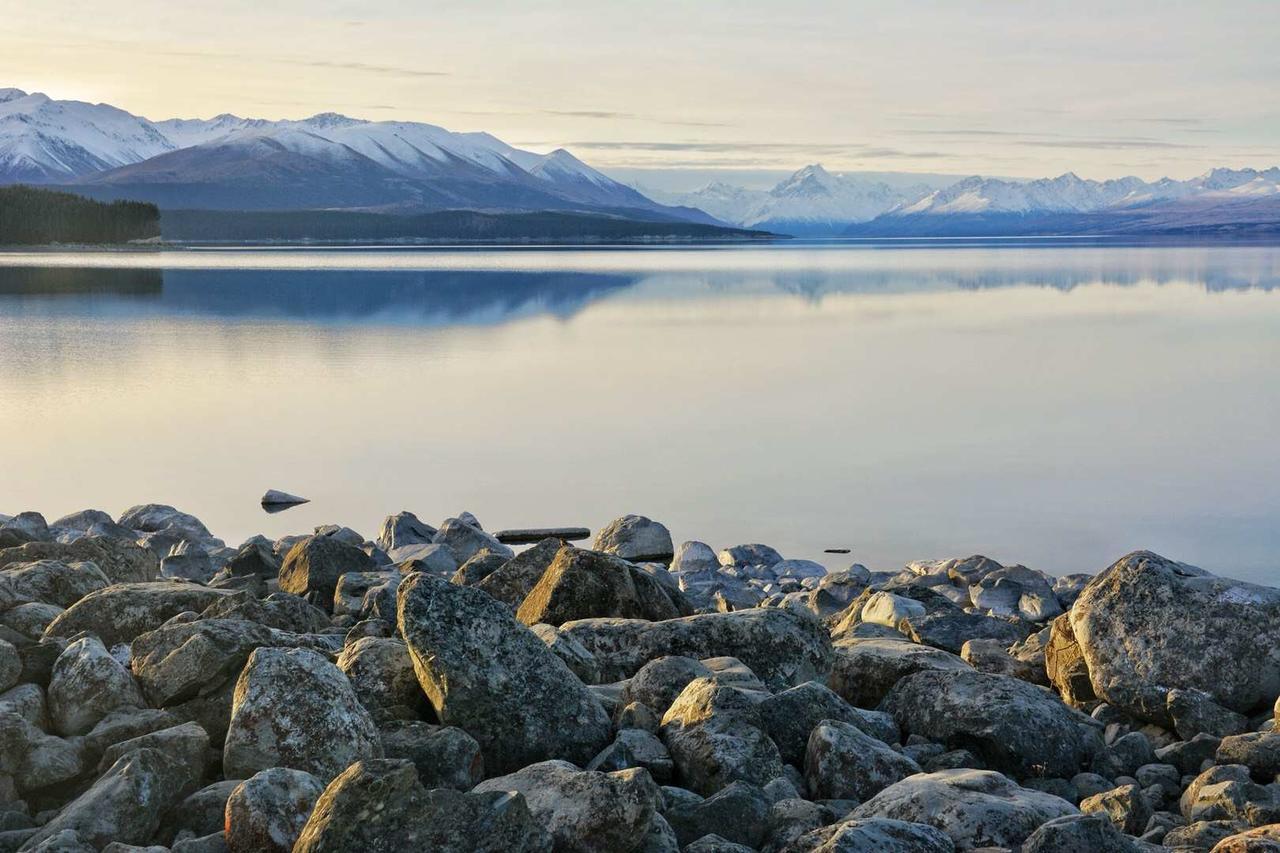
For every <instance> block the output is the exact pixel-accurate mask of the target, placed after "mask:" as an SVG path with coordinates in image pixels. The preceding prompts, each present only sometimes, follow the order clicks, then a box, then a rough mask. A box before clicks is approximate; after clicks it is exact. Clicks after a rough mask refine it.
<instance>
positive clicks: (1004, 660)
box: [960, 639, 1048, 684]
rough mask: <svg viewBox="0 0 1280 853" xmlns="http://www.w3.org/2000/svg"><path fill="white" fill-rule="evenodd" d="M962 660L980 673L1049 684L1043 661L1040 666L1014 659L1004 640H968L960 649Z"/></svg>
mask: <svg viewBox="0 0 1280 853" xmlns="http://www.w3.org/2000/svg"><path fill="white" fill-rule="evenodd" d="M960 659H961V660H962V661H964V662H965V663H967V664H969V665H970V666H972V667H973V668H974V669H976V670H978V671H979V672H986V673H990V674H991V675H1008V676H1011V677H1013V678H1018V679H1021V680H1023V681H1029V682H1031V683H1032V684H1047V682H1048V679H1047V678H1046V677H1045V674H1044V663H1043V661H1042V662H1041V663H1040V665H1039V666H1037V665H1035V664H1033V663H1028V662H1027V661H1025V660H1022V659H1020V658H1017V657H1014V656H1013V655H1011V654H1010V653H1009V651H1008V644H1007V643H1005V642H1004V641H1003V640H986V639H983V640H968V641H966V642H965V643H964V645H962V646H961V647H960Z"/></svg>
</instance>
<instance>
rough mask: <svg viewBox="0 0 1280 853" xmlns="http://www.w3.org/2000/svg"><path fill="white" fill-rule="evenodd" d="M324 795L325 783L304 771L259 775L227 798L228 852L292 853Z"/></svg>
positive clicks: (276, 770) (281, 769) (275, 770)
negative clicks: (317, 803)
mask: <svg viewBox="0 0 1280 853" xmlns="http://www.w3.org/2000/svg"><path fill="white" fill-rule="evenodd" d="M322 793H324V783H323V782H321V781H320V780H319V779H317V778H316V777H315V776H312V775H311V774H310V773H306V772H304V771H302V770H292V769H290V768H287V767H273V768H271V769H269V770H263V771H261V772H259V773H255V774H254V775H253V776H251V777H249V778H248V779H246V780H244V781H243V782H241V783H240V784H239V785H237V786H236V788H235V790H233V791H232V792H231V796H229V797H228V798H227V804H226V819H225V821H224V823H225V826H226V842H227V850H228V851H230V853H289V851H291V850H292V849H293V845H294V842H296V841H297V840H298V836H299V835H301V834H302V827H304V826H306V824H307V818H309V817H310V816H311V810H312V809H313V808H315V804H316V800H318V799H319V798H320V795H321V794H322Z"/></svg>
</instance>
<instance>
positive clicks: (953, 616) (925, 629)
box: [898, 610, 1027, 655]
mask: <svg viewBox="0 0 1280 853" xmlns="http://www.w3.org/2000/svg"><path fill="white" fill-rule="evenodd" d="M898 630H900V631H901V632H902V633H904V634H906V635H907V636H908V637H910V638H911V639H912V640H914V641H915V642H917V643H922V644H923V645H926V646H933V647H934V648H938V649H943V650H944V651H948V652H951V653H952V654H956V655H958V654H960V650H961V649H962V648H963V647H964V644H965V643H966V642H967V641H969V640H996V641H998V642H1000V643H1002V644H1003V645H1004V646H1005V647H1006V648H1007V647H1008V646H1011V645H1013V644H1014V643H1016V642H1019V641H1020V640H1024V639H1026V636H1027V631H1026V628H1025V627H1023V626H1021V625H1018V624H1016V623H1014V622H1011V621H1009V620H1006V619H997V618H995V617H993V616H983V615H981V614H979V613H965V612H963V611H960V610H941V611H934V612H933V613H926V614H924V615H922V616H908V617H907V618H905V619H903V620H902V621H901V623H900V624H899V625H898Z"/></svg>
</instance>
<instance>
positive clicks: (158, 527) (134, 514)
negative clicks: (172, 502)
mask: <svg viewBox="0 0 1280 853" xmlns="http://www.w3.org/2000/svg"><path fill="white" fill-rule="evenodd" d="M119 523H120V526H121V527H127V528H129V529H130V530H136V531H138V532H139V533H159V532H161V531H173V532H175V533H178V534H180V535H181V536H182V538H184V539H186V540H187V541H189V542H194V543H201V542H208V541H210V540H212V539H213V538H214V536H213V534H212V533H210V532H209V528H207V527H205V526H204V523H203V522H201V521H200V519H198V518H196V517H195V516H194V515H191V514H190V513H187V512H182V511H181V510H178V509H175V508H174V507H171V506H169V505H167V504H141V505H139V506H134V507H130V508H129V509H126V510H125V511H124V512H123V513H121V514H120V520H119Z"/></svg>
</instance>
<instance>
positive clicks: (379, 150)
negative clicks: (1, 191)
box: [0, 89, 713, 222]
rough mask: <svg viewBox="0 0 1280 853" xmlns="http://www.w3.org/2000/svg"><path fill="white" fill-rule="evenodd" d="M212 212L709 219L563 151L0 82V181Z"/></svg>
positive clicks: (336, 118)
mask: <svg viewBox="0 0 1280 853" xmlns="http://www.w3.org/2000/svg"><path fill="white" fill-rule="evenodd" d="M16 182H26V183H57V184H63V185H70V186H73V187H75V188H77V189H79V190H80V191H83V192H86V193H87V194H90V195H94V196H98V197H108V198H115V197H129V198H136V199H141V200H149V201H154V202H157V203H159V204H161V205H162V206H167V207H173V206H186V207H219V208H236V207H245V208H258V209H261V208H288V207H296V206H299V205H305V206H319V207H383V208H393V209H403V210H413V209H428V208H439V207H463V208H484V209H522V210H529V209H539V210H541V209H564V210H576V209H583V210H596V211H601V210H604V211H609V212H616V213H619V214H623V215H631V216H638V215H645V216H650V217H656V218H661V219H688V220H694V221H703V222H711V221H713V220H712V219H711V217H709V216H707V215H706V214H704V213H703V212H702V211H700V210H693V209H681V208H673V207H667V206H664V205H660V204H658V203H656V202H654V201H652V200H651V199H649V198H647V197H645V196H644V195H642V194H641V193H639V192H637V191H636V190H634V189H632V188H631V187H628V186H626V185H624V184H621V183H619V182H617V181H614V180H613V179H612V178H609V177H608V176H607V175H605V174H603V173H601V172H599V171H597V170H596V169H593V168H591V167H590V166H588V165H586V164H585V163H583V162H582V161H580V160H578V159H577V158H576V157H574V156H573V155H572V154H570V153H569V152H568V151H564V150H563V149H560V150H556V151H553V152H551V153H549V154H538V153H535V152H531V151H522V150H520V149H517V148H514V147H513V146H510V145H508V144H506V143H505V142H503V141H502V140H500V139H497V138H496V137H494V136H492V135H490V134H487V133H454V132H451V131H449V130H446V129H444V128H442V127H437V126H435V125H431V124H423V123H417V122H393V121H385V122H373V121H365V120H362V119H356V118H350V117H348V116H343V115H340V114H337V113H321V114H319V115H315V116H312V117H311V118H308V119H303V120H300V121H294V120H285V121H268V120H265V119H249V118H241V117H239V116H235V115H231V114H223V115H219V116H215V117H214V118H212V119H167V120H164V121H154V122H153V121H149V120H148V119H145V118H142V117H140V116H135V115H132V114H130V113H127V112H125V111H123V110H120V109H117V108H115V107H112V106H109V105H106V104H86V103H81V102H78V101H55V100H52V99H50V98H49V97H47V96H46V95H42V94H27V93H26V92H23V91H21V90H17V89H0V183H16Z"/></svg>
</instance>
